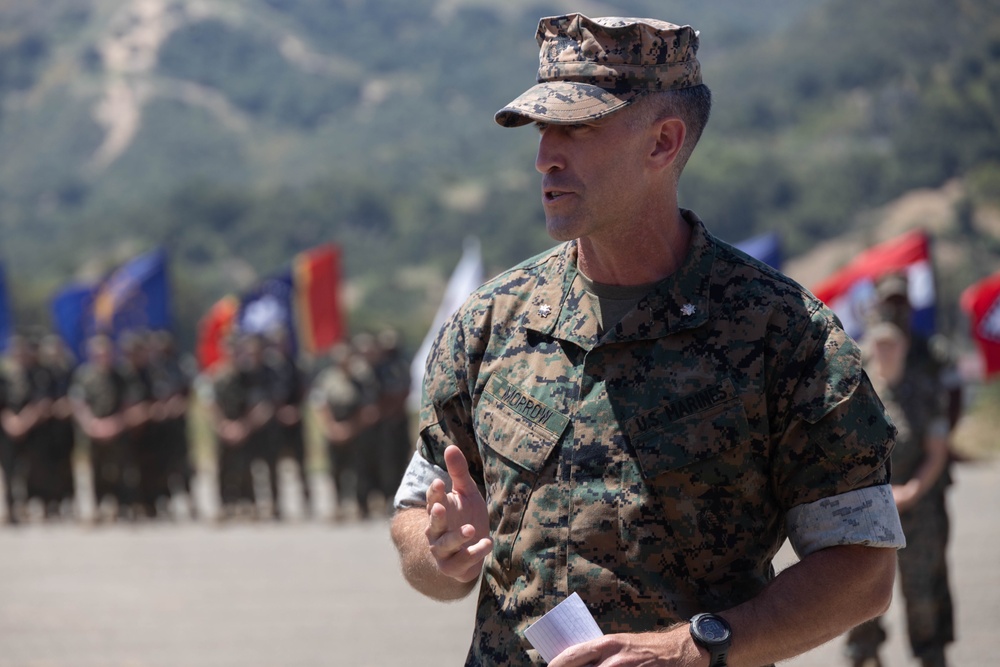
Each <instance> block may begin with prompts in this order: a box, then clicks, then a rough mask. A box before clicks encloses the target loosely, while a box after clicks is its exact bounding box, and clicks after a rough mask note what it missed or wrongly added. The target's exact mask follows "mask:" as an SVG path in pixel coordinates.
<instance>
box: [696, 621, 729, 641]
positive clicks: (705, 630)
mask: <svg viewBox="0 0 1000 667" xmlns="http://www.w3.org/2000/svg"><path fill="white" fill-rule="evenodd" d="M698 633H699V634H700V635H701V636H702V637H704V638H705V641H709V642H720V641H723V640H725V639H726V638H727V637H728V636H729V630H728V629H727V628H726V626H724V625H723V624H722V623H720V622H719V621H718V620H717V619H715V618H712V617H711V616H709V617H708V618H701V619H699V620H698Z"/></svg>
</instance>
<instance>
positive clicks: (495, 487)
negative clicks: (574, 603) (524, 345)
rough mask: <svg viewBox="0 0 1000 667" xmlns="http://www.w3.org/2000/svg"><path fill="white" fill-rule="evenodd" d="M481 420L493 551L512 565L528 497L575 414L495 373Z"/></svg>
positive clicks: (506, 565)
mask: <svg viewBox="0 0 1000 667" xmlns="http://www.w3.org/2000/svg"><path fill="white" fill-rule="evenodd" d="M475 423H476V437H477V439H478V440H479V445H480V447H481V448H482V452H483V477H484V482H485V486H486V494H487V497H486V501H487V504H488V505H489V510H490V533H491V535H492V536H493V541H494V548H493V555H494V557H495V558H496V560H497V562H498V563H499V564H500V566H501V567H503V568H504V569H508V568H509V567H510V566H511V557H512V553H513V548H514V542H515V541H516V540H517V536H518V533H519V532H520V529H521V525H522V522H523V518H524V511H525V508H526V507H527V504H528V500H529V498H530V497H531V494H532V492H533V491H534V490H535V486H536V484H537V483H538V478H539V475H540V474H541V472H542V469H543V468H544V467H545V464H546V461H547V460H548V458H549V456H550V454H551V453H552V451H553V450H554V449H555V446H556V443H557V442H558V441H559V439H560V437H562V434H563V432H564V431H565V430H566V428H567V426H569V418H568V417H566V416H565V415H563V414H561V413H559V412H557V411H556V410H555V409H554V408H553V407H551V406H549V405H548V404H546V403H545V402H544V401H541V400H539V399H537V398H535V397H533V396H531V395H529V394H528V393H527V392H525V391H523V390H522V389H521V388H520V387H519V386H515V385H513V384H512V383H510V382H508V381H507V380H506V379H504V378H502V377H500V376H499V375H494V376H492V377H491V378H490V380H489V381H488V383H487V386H486V389H485V391H484V392H483V395H482V399H481V400H480V402H479V404H478V406H477V407H476V411H475Z"/></svg>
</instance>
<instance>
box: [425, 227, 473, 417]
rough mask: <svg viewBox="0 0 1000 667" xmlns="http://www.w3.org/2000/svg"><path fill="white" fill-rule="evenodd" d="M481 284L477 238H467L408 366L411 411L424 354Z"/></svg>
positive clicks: (428, 351)
mask: <svg viewBox="0 0 1000 667" xmlns="http://www.w3.org/2000/svg"><path fill="white" fill-rule="evenodd" d="M482 284H483V257H482V253H481V252H480V248H479V239H476V238H467V239H466V240H465V245H464V248H463V250H462V258H461V259H460V260H458V265H457V266H456V267H455V270H454V271H453V272H452V274H451V278H450V279H449V280H448V287H447V288H446V289H445V291H444V298H443V299H442V300H441V305H440V306H438V310H437V313H436V314H435V315H434V323H433V324H431V328H430V330H428V332H427V335H426V336H424V342H423V343H421V344H420V349H419V350H417V353H416V355H414V357H413V361H412V362H411V364H410V381H411V384H410V387H411V390H410V397H409V399H408V400H407V402H408V404H409V408H410V410H411V411H416V410H419V409H420V395H421V389H422V387H423V384H424V366H425V365H426V364H427V355H428V354H430V351H431V345H433V344H434V341H435V340H436V339H437V335H438V332H439V331H441V327H442V326H444V323H445V322H446V321H447V320H448V318H449V317H451V316H452V314H454V312H455V311H456V310H458V308H459V306H461V305H462V304H463V303H464V302H465V300H466V298H468V296H469V295H470V294H472V292H473V291H474V290H475V289H476V288H477V287H479V286H480V285H482Z"/></svg>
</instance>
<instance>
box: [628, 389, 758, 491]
mask: <svg viewBox="0 0 1000 667" xmlns="http://www.w3.org/2000/svg"><path fill="white" fill-rule="evenodd" d="M626 430H627V431H628V433H629V438H630V439H631V441H632V446H633V448H634V449H635V453H636V457H637V458H638V459H639V466H640V468H641V471H642V475H643V477H644V478H646V479H647V480H650V479H653V478H655V477H658V476H659V475H662V474H663V473H666V472H670V471H673V470H678V469H680V468H684V467H686V466H690V465H692V464H696V463H698V462H701V461H708V460H711V459H714V458H715V457H718V456H720V455H722V454H724V453H725V452H728V451H729V450H730V449H732V448H733V447H736V446H737V445H740V444H743V443H746V442H747V439H748V438H749V435H750V426H749V424H748V422H747V417H746V412H745V410H744V408H743V402H742V401H741V400H740V397H739V395H738V394H737V393H736V389H735V388H734V387H733V383H732V381H731V380H730V379H729V378H726V379H725V380H724V381H723V382H722V383H721V384H719V385H716V386H712V387H708V388H706V389H702V390H700V391H697V392H694V393H692V394H690V395H687V396H682V397H680V398H678V399H676V400H674V401H671V402H669V403H666V404H665V405H663V406H661V407H658V408H655V409H653V410H649V411H646V412H644V413H641V414H639V415H636V416H635V417H633V418H631V419H629V420H628V421H627V422H626ZM713 470H714V471H715V473H717V474H718V473H721V470H720V469H719V466H713ZM706 481H707V480H706ZM718 481H724V480H718Z"/></svg>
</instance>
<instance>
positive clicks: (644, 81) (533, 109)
mask: <svg viewBox="0 0 1000 667" xmlns="http://www.w3.org/2000/svg"><path fill="white" fill-rule="evenodd" d="M536 39H537V40H538V45H539V46H540V47H541V51H540V52H539V57H538V60H539V64H538V84H537V85H535V86H533V87H532V88H530V89H528V90H527V91H526V92H524V93H523V94H522V95H521V96H520V97H518V98H517V99H515V100H514V101H513V102H511V103H510V104H508V105H507V106H505V107H504V108H503V109H501V110H500V111H498V112H497V113H496V116H495V120H496V122H497V123H499V124H500V125H503V126H504V127H518V126H520V125H527V124H528V123H531V122H533V121H541V122H545V123H579V122H581V121H587V120H595V119H597V118H601V117H602V116H606V115H608V114H610V113H612V112H614V111H618V110H619V109H623V108H625V107H626V106H628V105H629V104H631V103H632V102H634V101H635V100H636V99H637V98H638V97H639V96H640V95H642V94H643V93H647V92H650V91H658V90H677V89H680V88H690V87H692V86H697V85H700V84H701V66H700V65H699V64H698V59H697V53H698V33H697V32H695V30H694V29H693V28H692V27H691V26H678V25H674V24H673V23H667V22H666V21H659V20H657V19H637V18H623V17H618V16H610V17H603V18H597V19H590V18H587V17H586V16H584V15H582V14H568V15H566V16H554V17H550V18H543V19H542V20H541V21H539V22H538V33H537V35H536Z"/></svg>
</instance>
